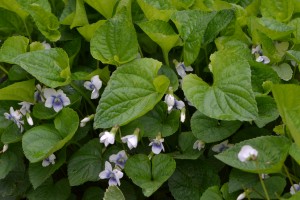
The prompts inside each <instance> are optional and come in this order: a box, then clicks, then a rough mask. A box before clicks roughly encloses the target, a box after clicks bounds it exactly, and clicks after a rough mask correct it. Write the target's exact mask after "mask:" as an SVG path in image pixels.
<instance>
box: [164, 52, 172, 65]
mask: <svg viewBox="0 0 300 200" xmlns="http://www.w3.org/2000/svg"><path fill="white" fill-rule="evenodd" d="M163 55H164V60H165V63H166V65H168V66H170V63H169V57H168V52H166V51H164V50H163Z"/></svg>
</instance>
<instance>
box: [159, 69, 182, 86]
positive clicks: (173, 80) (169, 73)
mask: <svg viewBox="0 0 300 200" xmlns="http://www.w3.org/2000/svg"><path fill="white" fill-rule="evenodd" d="M158 74H160V75H165V76H166V77H168V79H169V80H170V87H172V89H173V91H176V90H177V89H178V87H179V83H178V76H177V74H176V73H175V72H174V70H173V69H172V68H170V67H168V66H166V65H163V66H161V68H160V69H159V71H158Z"/></svg>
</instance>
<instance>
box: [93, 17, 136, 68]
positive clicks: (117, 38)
mask: <svg viewBox="0 0 300 200" xmlns="http://www.w3.org/2000/svg"><path fill="white" fill-rule="evenodd" d="M91 54H92V56H93V57H94V58H95V59H97V60H100V61H101V62H103V63H106V64H113V65H120V64H124V63H127V62H129V61H131V60H133V59H135V58H136V57H137V55H138V42H137V36H136V32H135V30H134V27H133V24H132V22H131V21H130V20H129V19H128V16H127V15H126V13H124V12H120V13H118V14H116V15H115V16H114V17H113V18H111V19H109V20H107V21H106V22H105V23H104V24H103V25H101V26H100V27H99V28H98V29H97V30H96V32H95V34H94V36H93V37H92V39H91Z"/></svg>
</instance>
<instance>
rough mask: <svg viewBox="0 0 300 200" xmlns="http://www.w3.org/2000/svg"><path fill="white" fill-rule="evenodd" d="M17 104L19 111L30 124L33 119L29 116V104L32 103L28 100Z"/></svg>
mask: <svg viewBox="0 0 300 200" xmlns="http://www.w3.org/2000/svg"><path fill="white" fill-rule="evenodd" d="M19 105H21V106H22V107H21V109H20V112H21V113H22V115H23V116H26V119H27V122H28V124H29V125H30V126H32V125H33V120H32V118H31V116H30V106H31V105H32V103H29V102H24V101H23V102H21V103H19Z"/></svg>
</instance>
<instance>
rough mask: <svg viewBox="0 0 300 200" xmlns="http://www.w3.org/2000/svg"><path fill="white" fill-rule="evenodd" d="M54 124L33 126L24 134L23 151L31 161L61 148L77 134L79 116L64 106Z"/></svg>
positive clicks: (41, 158) (33, 161)
mask: <svg viewBox="0 0 300 200" xmlns="http://www.w3.org/2000/svg"><path fill="white" fill-rule="evenodd" d="M54 124H55V126H53V125H50V124H43V125H40V126H36V127H33V128H31V129H30V130H28V131H27V132H25V134H24V135H23V139H22V147H23V151H24V154H25V156H26V158H27V159H28V160H29V161H30V162H32V163H35V162H39V161H41V160H43V159H44V158H47V157H48V156H49V155H51V154H52V153H54V152H55V151H57V150H59V149H61V148H62V147H63V146H64V145H65V144H66V143H67V142H68V141H69V140H71V138H72V137H73V135H74V134H75V132H76V130H77V128H78V125H79V118H78V115H77V113H76V112H75V111H73V110H72V109H70V108H64V109H63V110H62V111H61V112H60V113H59V114H58V115H57V116H56V118H55V120H54Z"/></svg>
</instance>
